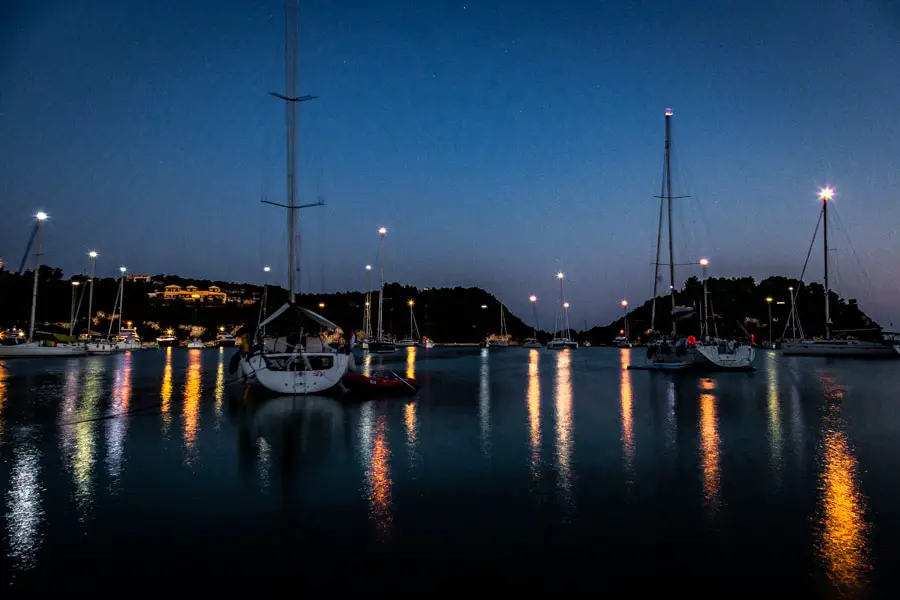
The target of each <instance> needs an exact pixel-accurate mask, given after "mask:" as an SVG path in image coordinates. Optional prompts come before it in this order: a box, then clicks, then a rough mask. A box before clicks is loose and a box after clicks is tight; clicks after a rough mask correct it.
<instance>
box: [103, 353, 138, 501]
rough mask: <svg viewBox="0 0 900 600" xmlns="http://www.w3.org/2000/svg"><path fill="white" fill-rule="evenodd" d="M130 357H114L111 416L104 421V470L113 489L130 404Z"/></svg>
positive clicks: (121, 455) (117, 476) (118, 471)
mask: <svg viewBox="0 0 900 600" xmlns="http://www.w3.org/2000/svg"><path fill="white" fill-rule="evenodd" d="M131 355H132V353H131V352H124V353H121V354H119V355H117V356H116V366H115V372H114V375H113V393H112V406H111V407H110V413H111V414H110V416H109V418H108V419H107V420H106V469H107V473H109V478H110V487H111V488H113V489H116V487H117V486H118V483H119V476H120V475H121V473H122V460H123V456H124V452H125V434H126V431H127V429H128V410H129V406H130V404H131V360H132V358H131Z"/></svg>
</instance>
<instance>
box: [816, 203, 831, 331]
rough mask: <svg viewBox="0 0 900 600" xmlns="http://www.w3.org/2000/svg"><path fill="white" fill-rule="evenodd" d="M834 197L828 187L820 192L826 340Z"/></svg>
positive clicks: (829, 311)
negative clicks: (831, 203) (830, 204)
mask: <svg viewBox="0 0 900 600" xmlns="http://www.w3.org/2000/svg"><path fill="white" fill-rule="evenodd" d="M833 197H834V190H832V189H831V188H830V187H826V188H825V189H823V190H822V191H820V192H819V198H821V200H822V247H823V252H822V256H823V259H824V262H825V339H826V340H827V339H831V310H830V309H831V307H830V302H829V301H828V202H829V200H831V199H832V198H833Z"/></svg>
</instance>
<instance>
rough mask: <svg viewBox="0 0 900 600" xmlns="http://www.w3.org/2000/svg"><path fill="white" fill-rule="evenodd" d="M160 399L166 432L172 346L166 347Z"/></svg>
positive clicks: (169, 401) (170, 397)
mask: <svg viewBox="0 0 900 600" xmlns="http://www.w3.org/2000/svg"><path fill="white" fill-rule="evenodd" d="M159 397H160V398H161V399H162V405H161V406H160V413H161V414H162V420H163V432H168V431H169V427H170V426H171V425H172V414H171V413H170V412H169V411H170V410H171V400H172V347H171V346H169V347H167V348H166V366H165V367H163V378H162V387H161V388H160V390H159Z"/></svg>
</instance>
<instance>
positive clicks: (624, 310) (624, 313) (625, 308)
mask: <svg viewBox="0 0 900 600" xmlns="http://www.w3.org/2000/svg"><path fill="white" fill-rule="evenodd" d="M620 304H621V305H622V321H623V327H624V330H623V331H622V335H624V336H625V337H626V338H627V337H628V300H625V299H622V302H620Z"/></svg>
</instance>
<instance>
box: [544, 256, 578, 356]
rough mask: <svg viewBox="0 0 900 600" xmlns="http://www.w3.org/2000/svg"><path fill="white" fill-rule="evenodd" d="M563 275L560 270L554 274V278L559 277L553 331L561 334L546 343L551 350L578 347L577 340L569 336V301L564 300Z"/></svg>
mask: <svg viewBox="0 0 900 600" xmlns="http://www.w3.org/2000/svg"><path fill="white" fill-rule="evenodd" d="M564 277H565V275H564V274H563V272H562V271H560V272H559V273H557V274H556V278H557V279H559V307H557V311H556V322H555V324H554V332H555V333H562V336H556V337H554V338H553V339H552V340H550V341H549V342H548V343H547V348H549V349H551V350H565V349H566V348H568V349H571V350H575V349H576V348H578V342H576V341H574V340H573V339H572V338H571V337H570V336H571V335H572V333H571V331H570V329H569V303H568V302H566V294H565V291H564V290H563V278H564ZM560 310H561V311H562V312H560Z"/></svg>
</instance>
